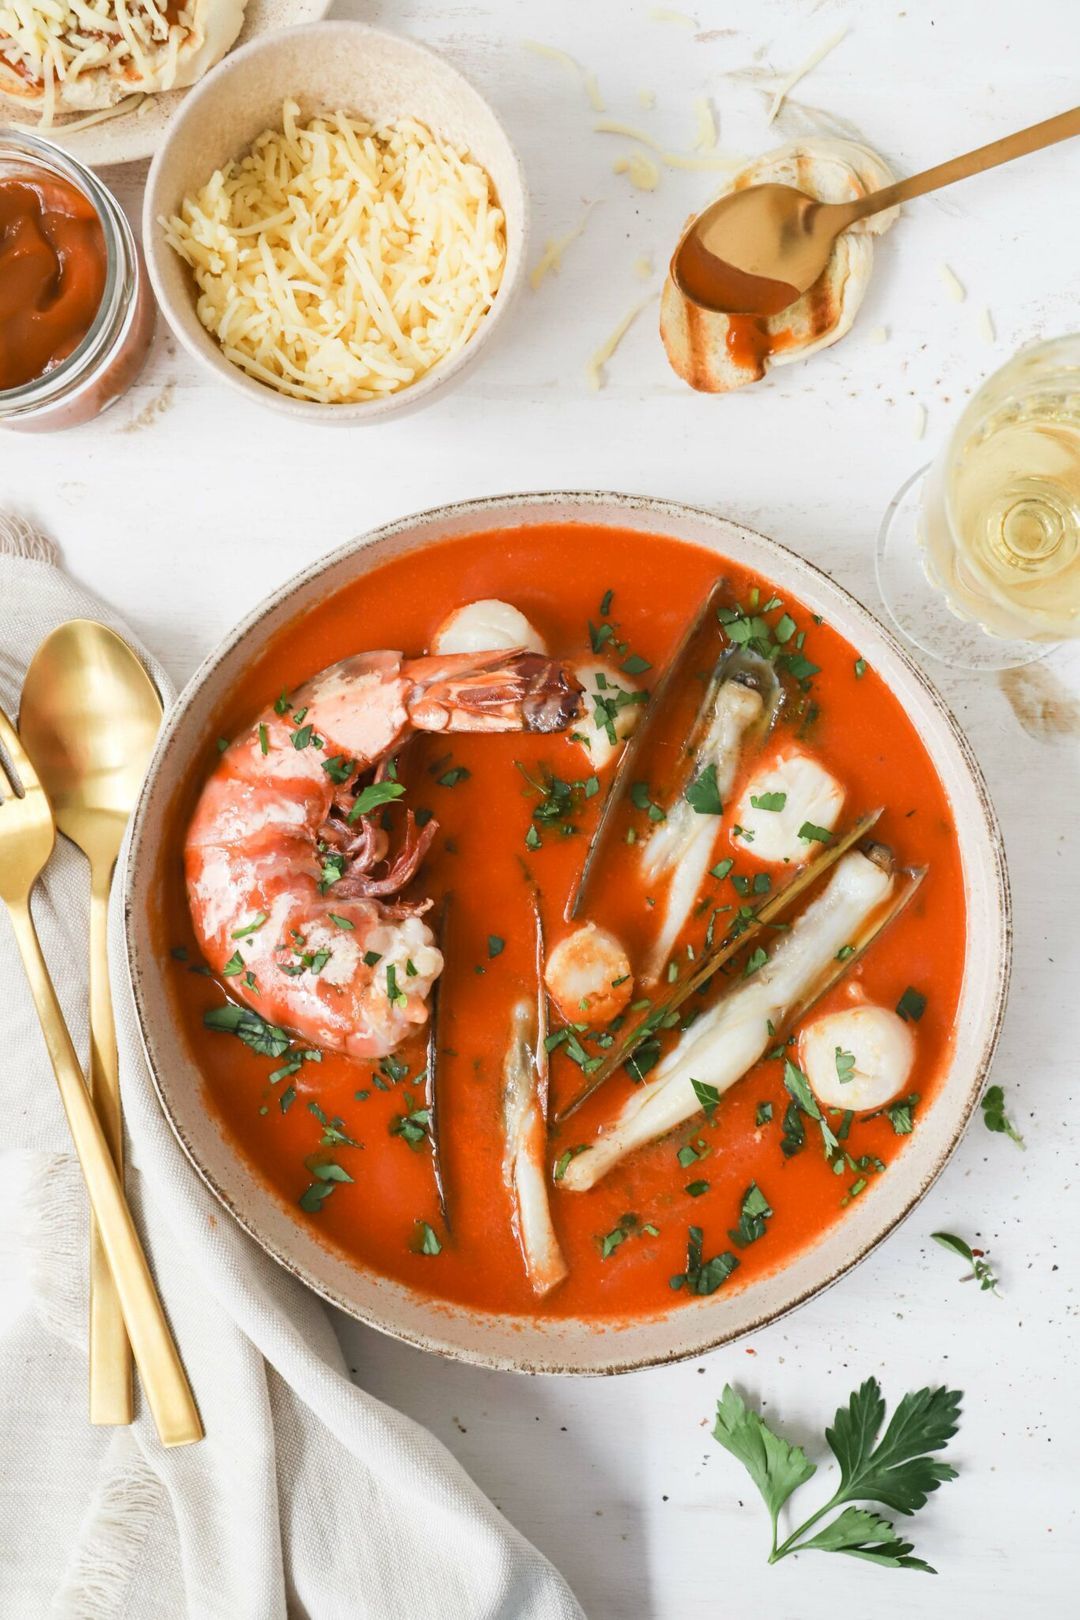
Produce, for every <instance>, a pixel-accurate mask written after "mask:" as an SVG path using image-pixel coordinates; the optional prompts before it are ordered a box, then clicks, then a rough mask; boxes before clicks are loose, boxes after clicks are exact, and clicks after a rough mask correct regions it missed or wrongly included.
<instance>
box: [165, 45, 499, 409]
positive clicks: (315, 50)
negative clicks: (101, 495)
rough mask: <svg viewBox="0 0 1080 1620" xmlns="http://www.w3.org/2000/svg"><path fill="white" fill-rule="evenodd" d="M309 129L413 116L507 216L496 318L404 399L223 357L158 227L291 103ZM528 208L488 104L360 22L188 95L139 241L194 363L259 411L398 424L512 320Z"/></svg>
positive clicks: (266, 53) (188, 278)
mask: <svg viewBox="0 0 1080 1620" xmlns="http://www.w3.org/2000/svg"><path fill="white" fill-rule="evenodd" d="M290 99H291V100H293V101H296V102H298V103H299V106H300V118H301V120H302V121H304V122H306V121H307V120H309V119H310V118H313V117H316V116H318V115H320V114H326V113H332V112H337V111H341V112H345V113H348V114H350V115H352V116H354V117H357V118H363V119H366V120H368V121H369V122H371V123H372V124H375V125H382V124H384V123H390V122H394V121H396V120H398V119H404V118H413V119H416V120H417V121H418V122H419V123H421V124H424V125H425V126H426V127H427V128H428V129H429V130H431V131H432V133H433V134H434V135H435V136H437V137H438V138H440V139H441V140H444V141H446V142H448V143H449V144H450V145H452V146H454V147H455V148H457V149H463V148H464V149H467V150H468V153H469V155H470V157H471V158H472V159H473V160H474V161H475V162H477V163H479V164H481V165H482V167H483V168H484V169H485V170H486V171H487V174H488V176H489V178H490V180H491V182H492V186H493V188H494V191H495V195H496V198H497V200H498V203H499V206H500V207H501V208H502V210H503V213H504V215H505V219H506V263H505V267H504V269H503V274H502V280H501V283H500V286H499V290H498V292H497V294H496V296H495V299H494V302H493V303H492V306H491V308H490V310H489V311H488V312H487V314H485V315H484V316H483V317H482V319H481V321H480V324H479V326H478V327H477V329H476V331H475V332H474V333H473V335H472V336H471V337H470V338H469V340H468V341H467V342H466V343H465V345H464V346H463V347H462V348H461V349H459V350H458V351H457V352H456V353H455V354H453V355H451V356H450V357H449V358H448V359H446V360H443V361H440V362H439V363H438V364H436V365H435V366H433V367H432V368H431V369H430V370H429V371H427V372H426V373H425V374H424V375H423V376H422V377H420V378H419V379H418V381H416V382H414V383H410V384H408V385H406V386H404V387H402V388H401V389H399V390H398V391H397V392H396V393H391V394H386V395H382V396H380V397H378V398H375V399H368V400H360V401H356V402H351V403H343V404H323V403H321V402H317V401H313V400H305V399H294V398H292V397H290V396H289V395H287V394H284V393H280V392H279V391H278V390H277V389H275V388H272V387H270V386H269V385H268V384H265V383H262V382H259V381H257V380H256V379H255V378H253V377H250V376H248V375H247V374H246V373H245V372H244V371H242V370H241V369H240V367H239V366H237V365H234V364H233V362H232V361H231V360H229V359H227V358H226V356H225V355H224V353H223V352H222V350H221V348H220V346H219V344H218V340H217V338H216V337H214V336H213V335H212V334H211V333H210V332H208V331H207V330H206V329H205V327H204V326H203V325H202V323H201V322H200V320H199V318H198V315H197V314H196V309H195V303H196V297H197V288H196V285H195V279H194V276H193V275H192V272H191V270H190V269H189V267H188V265H187V264H186V263H185V262H184V261H183V259H181V257H180V256H179V254H178V253H177V252H175V250H174V249H173V248H172V247H171V246H170V245H169V243H168V242H167V240H166V237H165V231H164V228H163V227H162V225H161V224H160V220H161V219H162V218H169V217H171V216H172V215H175V214H177V213H178V212H179V210H180V205H181V203H182V202H183V199H184V198H185V197H186V196H189V195H192V194H194V193H196V192H198V191H199V190H200V189H201V188H202V187H203V186H204V185H205V184H206V183H207V181H208V180H209V179H210V177H211V175H212V174H213V173H214V172H215V171H216V170H217V169H221V168H224V166H225V165H226V164H227V163H228V162H229V161H230V160H231V159H233V158H237V157H239V156H241V155H242V154H243V153H244V152H245V151H246V150H247V149H248V148H249V147H250V146H251V144H252V142H253V141H254V140H255V139H256V137H257V136H259V135H260V134H262V132H263V131H264V130H267V129H280V127H281V109H282V104H283V103H284V102H285V101H286V100H290ZM527 235H528V201H527V195H526V190H525V182H524V176H523V173H522V168H521V164H520V161H519V159H518V156H517V153H516V152H515V150H514V147H513V146H512V144H511V142H510V139H509V137H508V135H507V134H506V131H505V130H504V128H503V126H502V124H501V123H500V122H499V120H498V118H497V117H496V115H495V113H494V112H493V111H492V109H491V107H490V106H489V105H488V103H487V102H486V101H485V100H484V99H483V97H482V96H481V95H480V94H479V93H478V92H477V91H476V90H474V89H473V87H472V85H471V84H469V82H468V80H466V79H464V78H463V77H462V75H461V74H460V73H458V72H457V70H456V69H455V68H452V67H451V66H450V65H449V63H448V62H445V61H444V60H443V59H442V58H441V57H440V56H437V55H436V54H435V53H434V52H433V51H430V50H428V49H427V48H426V47H425V46H423V45H417V44H416V43H414V42H413V41H412V40H407V39H401V38H398V37H397V36H396V35H393V34H386V33H382V32H381V31H379V30H378V29H374V28H369V27H367V26H366V24H364V23H359V22H347V21H340V22H338V21H332V22H323V23H314V24H312V25H311V26H309V27H305V28H292V29H288V30H286V31H285V32H283V33H279V34H271V35H267V36H265V37H264V38H261V39H257V40H253V41H252V42H251V44H250V45H247V46H243V47H242V48H241V49H240V50H238V51H234V52H232V54H231V55H230V56H228V57H227V58H226V59H225V61H224V62H222V63H221V64H220V66H218V67H217V68H216V69H215V70H214V71H213V72H212V73H210V74H208V76H207V77H206V79H204V80H203V82H202V84H200V85H198V86H197V87H196V88H195V89H194V90H192V91H190V92H189V93H188V95H187V97H186V99H185V101H184V104H183V106H182V107H181V109H180V111H179V112H178V114H177V116H176V117H175V119H174V120H173V122H172V124H171V126H170V128H169V131H168V134H167V136H166V139H165V141H164V143H163V145H162V146H161V148H160V150H159V151H158V153H157V156H156V157H155V158H154V161H153V164H152V166H151V169H150V174H149V177H148V179H147V184H146V196H145V201H144V204H143V244H144V248H145V252H146V261H147V267H148V269H149V271H150V279H151V281H152V283H153V287H154V291H155V293H156V294H157V299H158V303H159V304H160V306H161V310H162V313H163V315H164V316H165V319H166V321H167V322H168V324H169V326H170V327H171V328H172V330H173V331H174V332H175V334H176V336H177V337H178V338H179V340H180V342H181V343H182V344H183V345H184V347H185V348H186V349H187V350H188V352H189V353H190V354H192V355H193V356H194V357H195V359H196V360H197V361H198V362H199V363H200V364H201V365H203V366H205V367H206V368H207V369H208V370H210V371H212V372H213V373H214V375H215V376H217V377H218V378H220V380H221V381H222V382H224V383H226V384H227V385H228V386H229V387H230V388H232V389H234V390H236V391H237V392H239V393H241V394H243V395H245V396H246V397H247V398H248V399H249V400H251V401H253V402H254V403H257V404H260V405H265V406H268V407H269V408H270V409H271V410H276V411H279V412H282V413H284V414H285V415H288V416H291V417H292V418H293V419H294V420H297V421H308V422H329V423H333V424H337V425H340V424H344V425H358V424H360V423H366V422H375V421H382V420H383V419H385V418H386V417H389V416H401V415H404V414H405V413H406V412H407V411H411V410H415V409H417V408H418V407H419V406H420V405H423V404H426V403H427V402H428V401H429V400H430V399H432V398H433V397H435V396H436V395H437V394H440V393H442V392H444V391H445V390H446V389H448V388H449V387H450V385H451V384H452V383H454V382H456V381H457V380H458V379H459V378H460V377H461V376H462V375H463V373H464V372H465V370H466V368H467V367H469V366H471V365H473V364H474V363H475V362H476V360H477V359H478V358H479V356H480V353H481V351H482V350H483V349H485V348H486V347H487V345H488V344H489V343H490V342H491V340H492V338H493V337H494V335H495V332H496V329H497V328H498V327H499V326H500V325H502V323H503V322H504V321H505V319H506V316H507V313H508V311H509V309H510V305H511V304H512V302H513V300H514V295H515V294H516V292H517V290H518V288H519V286H520V284H521V281H522V278H523V271H524V263H525V250H526V241H527Z"/></svg>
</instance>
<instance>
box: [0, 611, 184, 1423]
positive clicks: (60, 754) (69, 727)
mask: <svg viewBox="0 0 1080 1620" xmlns="http://www.w3.org/2000/svg"><path fill="white" fill-rule="evenodd" d="M161 714H162V708H161V699H160V697H159V696H158V693H157V688H156V687H155V686H154V684H153V682H152V681H151V680H150V677H149V676H148V675H147V673H146V671H145V670H144V669H143V666H142V664H141V663H140V662H139V660H138V659H137V658H136V656H135V654H134V653H133V652H132V650H131V648H130V647H129V646H128V644H127V642H126V641H124V640H122V639H121V637H120V636H118V635H116V634H115V632H114V631H112V630H108V629H106V627H105V625H103V624H95V623H94V622H93V621H92V620H90V619H72V620H71V621H70V622H69V623H68V624H62V625H60V626H59V627H58V628H57V629H56V630H54V631H53V632H52V634H51V635H49V636H47V637H46V639H45V640H44V641H43V642H42V644H41V646H40V647H39V648H38V650H37V652H36V653H35V654H34V658H33V661H32V663H31V665H30V668H29V669H28V670H27V672H26V680H25V682H24V684H23V692H22V705H21V708H20V713H19V734H20V736H21V737H22V740H23V742H24V744H25V746H26V751H27V753H28V754H29V755H30V756H31V758H32V759H33V761H34V764H35V766H36V767H37V771H38V775H39V776H40V778H41V782H42V786H43V787H44V789H45V792H46V795H47V796H48V799H49V801H50V803H51V805H52V809H53V815H54V817H55V819H56V825H57V826H58V827H59V829H60V831H61V832H62V833H63V834H64V835H65V837H67V838H70V839H71V842H72V843H73V844H76V845H77V846H78V848H79V849H81V850H82V852H83V854H84V855H85V856H86V858H87V860H88V861H89V862H90V1091H91V1095H92V1096H93V1099H94V1105H95V1107H96V1109H97V1114H98V1118H99V1119H100V1120H101V1126H102V1129H103V1131H104V1133H105V1138H106V1141H107V1142H108V1144H109V1150H110V1152H111V1153H112V1157H113V1162H114V1163H115V1165H116V1168H117V1172H118V1173H119V1174H120V1175H121V1177H122V1176H123V1143H124V1129H123V1121H122V1118H121V1113H120V1079H119V1069H118V1064H117V1055H116V1027H115V1024H114V1022H113V1010H112V1001H111V998H110V995H109V972H108V944H107V933H108V927H107V925H108V912H109V888H110V885H111V883H112V873H113V867H114V866H115V864H116V857H117V855H118V854H119V853H120V845H121V842H122V840H123V837H124V829H125V827H126V826H127V823H128V818H129V816H130V815H131V812H132V810H133V809H134V808H135V801H136V799H137V798H138V795H139V789H140V788H141V786H142V780H143V777H144V776H145V774H146V767H147V765H148V764H149V761H150V754H151V751H152V749H153V746H154V739H155V738H156V736H157V734H158V729H159V727H160V725H161ZM131 1418H132V1390H131V1347H130V1345H129V1343H128V1336H127V1333H126V1331H125V1329H124V1318H123V1315H122V1314H121V1310H120V1300H119V1297H118V1295H117V1292H116V1284H115V1282H114V1281H113V1275H112V1272H111V1271H110V1269H109V1264H108V1261H107V1260H106V1258H105V1250H104V1248H103V1247H102V1243H101V1236H100V1234H99V1232H98V1230H97V1226H96V1224H95V1223H94V1222H93V1221H91V1231H90V1421H91V1423H130V1422H131Z"/></svg>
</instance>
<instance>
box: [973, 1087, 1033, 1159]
mask: <svg viewBox="0 0 1080 1620" xmlns="http://www.w3.org/2000/svg"><path fill="white" fill-rule="evenodd" d="M982 1111H983V1124H984V1125H985V1126H986V1128H987V1130H988V1131H1003V1132H1004V1133H1005V1135H1006V1136H1009V1137H1011V1138H1012V1140H1013V1141H1014V1142H1015V1143H1016V1145H1017V1147H1021V1148H1022V1147H1023V1146H1024V1145H1025V1144H1024V1138H1023V1137H1022V1136H1021V1135H1020V1132H1019V1131H1018V1130H1017V1128H1016V1126H1015V1125H1014V1124H1013V1122H1012V1120H1011V1119H1010V1118H1009V1116H1008V1114H1007V1113H1006V1112H1005V1092H1004V1089H1003V1088H1002V1087H1001V1086H990V1087H989V1089H988V1090H987V1091H986V1092H985V1093H984V1094H983V1100H982Z"/></svg>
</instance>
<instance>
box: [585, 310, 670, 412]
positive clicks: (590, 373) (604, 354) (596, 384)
mask: <svg viewBox="0 0 1080 1620" xmlns="http://www.w3.org/2000/svg"><path fill="white" fill-rule="evenodd" d="M655 296H656V294H655V293H650V294H649V296H648V297H647V298H643V299H642V300H641V302H640V303H637V304H635V305H634V307H633V309H632V310H630V311H629V313H628V314H626V315H624V316H623V318H622V320H621V321H620V322H619V324H618V326H617V327H616V328H615V330H614V332H612V334H611V336H610V337H607V338H605V339H604V341H603V343H601V345H600V347H599V348H598V349H597V351H596V353H595V354H594V355H593V356H592V359H591V360H589V361H588V363H587V364H586V366H585V376H586V377H587V379H588V383H589V387H590V388H591V389H592V390H593V391H594V392H598V391H599V390H600V389H601V388H602V387H603V386H604V372H603V368H604V366H606V365H607V363H608V361H609V360H610V359H611V357H612V355H613V354H614V353H615V350H616V349H617V348H618V347H619V344H620V343H621V342H622V340H623V338H624V337H625V336H626V334H627V332H629V330H630V328H631V327H632V326H633V324H634V322H635V321H636V320H637V318H638V316H639V315H640V314H641V312H642V310H643V309H646V308H648V306H649V305H650V304H651V303H652V301H653V299H654V298H655Z"/></svg>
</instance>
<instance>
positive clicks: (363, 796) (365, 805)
mask: <svg viewBox="0 0 1080 1620" xmlns="http://www.w3.org/2000/svg"><path fill="white" fill-rule="evenodd" d="M404 792H405V788H404V786H403V784H402V783H401V782H371V783H369V785H368V786H367V787H366V788H361V790H360V792H359V793H358V794H357V795H356V798H355V799H354V800H353V802H352V807H351V809H350V810H349V814H348V816H347V817H346V820H347V821H348V822H349V823H350V825H351V824H352V823H353V822H354V821H359V819H360V817H361V816H367V815H370V814H371V812H372V810H378V808H379V806H380V805H383V804H392V803H393V801H394V800H395V799H400V798H401V795H402V794H403V793H404Z"/></svg>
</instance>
